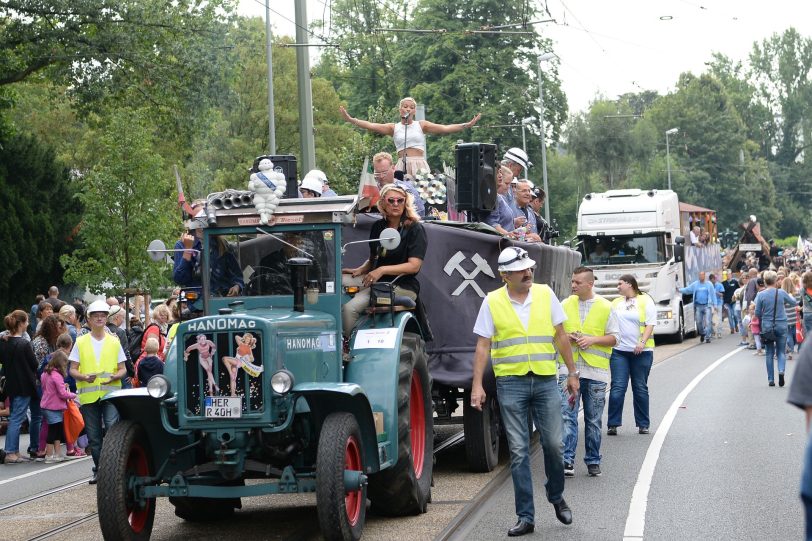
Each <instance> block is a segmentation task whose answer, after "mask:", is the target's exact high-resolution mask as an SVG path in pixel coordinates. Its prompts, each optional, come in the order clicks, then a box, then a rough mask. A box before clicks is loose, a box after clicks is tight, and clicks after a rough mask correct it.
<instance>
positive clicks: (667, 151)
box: [665, 128, 679, 190]
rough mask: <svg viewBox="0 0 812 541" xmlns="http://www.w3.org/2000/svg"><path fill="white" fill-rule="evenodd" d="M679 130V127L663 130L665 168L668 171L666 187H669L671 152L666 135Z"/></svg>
mask: <svg viewBox="0 0 812 541" xmlns="http://www.w3.org/2000/svg"><path fill="white" fill-rule="evenodd" d="M677 132H679V128H671V129H670V130H667V131H666V132H665V168H666V170H667V171H668V189H669V190H670V189H671V153H670V149H669V147H668V136H669V135H674V134H675V133H677Z"/></svg>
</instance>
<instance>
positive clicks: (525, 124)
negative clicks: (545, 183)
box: [522, 117, 546, 200]
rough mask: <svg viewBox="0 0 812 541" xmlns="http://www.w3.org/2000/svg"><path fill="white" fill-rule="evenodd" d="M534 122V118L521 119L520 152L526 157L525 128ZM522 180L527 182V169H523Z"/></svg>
mask: <svg viewBox="0 0 812 541" xmlns="http://www.w3.org/2000/svg"><path fill="white" fill-rule="evenodd" d="M534 120H535V118H533V117H527V118H523V119H522V150H524V155H525V156H527V137H525V126H527V125H528V124H532V123H533V121H534ZM524 179H525V180H527V167H525V168H524ZM545 194H546V192H545ZM545 200H546V198H545Z"/></svg>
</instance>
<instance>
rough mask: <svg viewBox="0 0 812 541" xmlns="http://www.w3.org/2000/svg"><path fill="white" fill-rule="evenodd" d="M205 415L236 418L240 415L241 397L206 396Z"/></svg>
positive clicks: (214, 417)
mask: <svg viewBox="0 0 812 541" xmlns="http://www.w3.org/2000/svg"><path fill="white" fill-rule="evenodd" d="M205 405H206V417H209V418H212V419H237V418H239V417H242V397H239V396H207V397H206V402H205Z"/></svg>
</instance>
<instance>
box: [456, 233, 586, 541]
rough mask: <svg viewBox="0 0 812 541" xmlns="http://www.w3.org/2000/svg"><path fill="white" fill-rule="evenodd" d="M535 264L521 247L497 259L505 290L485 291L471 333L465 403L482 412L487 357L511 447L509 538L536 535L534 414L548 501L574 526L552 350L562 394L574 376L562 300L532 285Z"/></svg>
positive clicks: (575, 382) (573, 388)
mask: <svg viewBox="0 0 812 541" xmlns="http://www.w3.org/2000/svg"><path fill="white" fill-rule="evenodd" d="M535 265H536V263H535V261H534V260H533V259H531V258H530V255H529V254H528V253H527V251H526V250H523V249H522V248H518V247H515V246H511V247H509V248H505V249H504V250H502V253H501V254H499V273H500V275H501V277H502V280H503V281H504V282H505V287H502V288H499V289H497V290H495V291H491V292H490V293H489V294H488V296H487V297H485V299H484V300H483V301H482V306H481V307H480V309H479V315H478V316H477V320H476V323H475V324H474V333H475V334H476V335H477V336H478V338H477V345H476V352H475V353H474V376H473V381H472V384H471V406H473V407H474V408H476V409H482V406H483V405H484V404H485V399H486V396H485V390H484V389H483V387H482V377H483V374H484V372H485V367H486V365H487V363H488V355H489V354H490V357H491V361H492V364H493V372H494V375H495V376H496V389H497V394H498V397H499V408H500V411H501V414H502V422H503V424H504V426H505V432H506V433H507V438H508V446H509V447H510V471H511V474H512V476H513V491H514V498H515V506H516V515H517V516H518V518H519V520H518V522H517V523H516V525H515V526H513V527H512V528H510V529H509V530H508V536H510V537H516V536H520V535H525V534H527V533H530V532H532V531H533V530H534V528H535V526H534V524H535V507H534V505H533V480H532V478H531V474H530V456H529V449H530V435H529V434H528V429H529V427H528V419H529V418H530V415H531V414H532V419H533V422H534V424H535V425H536V427H537V428H538V430H539V434H540V438H541V446H542V449H543V451H544V468H545V470H546V473H547V483H546V485H545V487H546V489H547V500H548V501H549V502H550V503H552V504H553V507H554V508H555V515H556V517H558V520H560V521H561V522H563V523H564V524H571V523H572V510H571V509H570V508H569V506H568V505H567V502H565V501H564V497H563V495H564V461H563V456H562V421H561V395H560V392H559V389H558V379H557V377H556V373H557V366H556V357H557V354H556V349H557V350H558V351H559V352H560V353H561V356H562V357H563V359H564V363H565V364H566V365H567V368H568V369H569V373H568V377H567V383H566V386H567V389H568V390H569V392H571V393H573V394H577V393H578V386H579V379H578V373H577V371H576V370H575V364H574V363H573V361H572V350H571V349H570V342H569V340H568V338H567V334H566V332H565V331H564V327H563V325H562V324H563V323H564V320H566V316H565V315H564V311H563V310H562V308H561V303H559V302H558V298H557V297H556V296H555V293H553V291H552V290H551V289H550V288H549V287H548V286H546V285H543V284H534V283H533V271H534V268H535Z"/></svg>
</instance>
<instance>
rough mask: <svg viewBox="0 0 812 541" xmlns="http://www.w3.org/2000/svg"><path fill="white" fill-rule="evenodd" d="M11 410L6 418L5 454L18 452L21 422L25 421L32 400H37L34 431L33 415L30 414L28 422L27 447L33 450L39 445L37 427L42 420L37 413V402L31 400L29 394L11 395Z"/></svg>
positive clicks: (38, 427)
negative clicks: (28, 440) (36, 419)
mask: <svg viewBox="0 0 812 541" xmlns="http://www.w3.org/2000/svg"><path fill="white" fill-rule="evenodd" d="M10 402H11V411H10V412H9V418H8V428H7V429H6V444H5V451H6V453H7V454H18V453H19V452H20V432H21V430H22V427H23V422H25V419H26V414H27V413H28V408H29V407H30V406H31V405H32V404H33V402H37V406H36V407H37V414H38V415H37V418H38V419H39V420H38V421H37V426H36V429H37V430H36V432H35V431H34V429H33V428H34V427H33V424H34V415H33V414H32V415H31V422H30V423H29V430H28V436H29V437H30V438H31V440H30V442H29V445H28V447H29V449H30V448H32V447H33V448H34V450H36V449H37V447H39V429H40V423H41V422H42V416H41V415H40V414H39V403H38V401H36V400H34V401H32V400H31V397H30V396H12V397H11V401H10Z"/></svg>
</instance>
